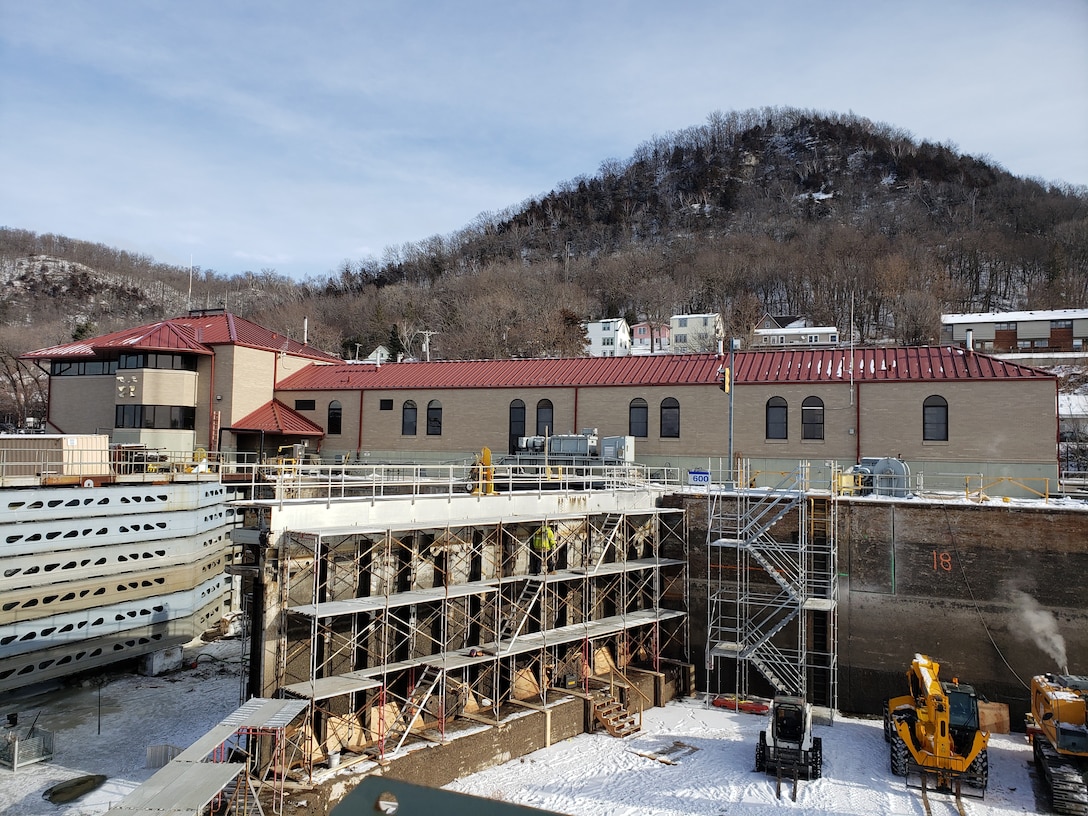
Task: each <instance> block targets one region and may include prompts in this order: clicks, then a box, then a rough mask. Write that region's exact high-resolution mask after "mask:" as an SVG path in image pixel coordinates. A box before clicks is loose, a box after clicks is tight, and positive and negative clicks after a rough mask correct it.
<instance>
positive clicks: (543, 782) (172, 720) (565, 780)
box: [0, 640, 1036, 816]
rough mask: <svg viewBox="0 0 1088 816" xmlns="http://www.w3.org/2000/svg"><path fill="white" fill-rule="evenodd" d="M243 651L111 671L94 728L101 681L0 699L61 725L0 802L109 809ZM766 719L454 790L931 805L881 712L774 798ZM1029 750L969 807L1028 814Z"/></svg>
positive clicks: (201, 649)
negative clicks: (891, 745)
mask: <svg viewBox="0 0 1088 816" xmlns="http://www.w3.org/2000/svg"><path fill="white" fill-rule="evenodd" d="M240 654H241V644H240V642H239V641H237V640H221V641H217V642H215V643H211V644H202V643H199V642H194V643H192V644H189V646H187V647H186V657H185V663H186V668H183V669H182V670H180V671H178V672H175V673H172V674H169V675H165V676H162V677H141V676H135V675H121V676H115V677H113V678H111V680H110V682H109V683H108V684H106V685H104V686H103V687H102V689H101V733H99V689H98V687H97V686H93V685H89V686H86V687H83V688H68V689H62V690H57V691H53V692H50V693H48V694H44V695H38V696H35V697H23V698H22V699H15V698H13V697H12V696H8V697H5V698H4V699H3V700H2V701H0V737H3V731H4V729H3V725H2V723H3V720H4V717H5V715H6V714H8V713H10V712H18V714H19V726H18V728H19V730H20V733H21V734H25V733H26V730H27V728H28V727H29V725H30V722H31V721H32V720H33V719H34V717H36V716H37V717H38V720H37V722H38V724H39V725H40V726H41V727H44V728H48V729H50V730H53V731H55V732H56V735H57V743H56V756H55V758H54V759H53V761H52V762H45V763H39V764H36V765H32V766H29V767H27V768H25V769H23V770H20V771H19V772H18V773H12V772H11V771H9V770H7V769H0V814H3V815H4V816H99V814H102V813H105V811H107V810H108V809H109V808H110V807H111V806H113V805H115V804H117V803H118V802H119V801H120V800H121V799H122V798H123V797H124V796H125V795H126V794H127V793H129V792H130V791H132V790H133V789H135V787H136V786H137V785H139V784H140V783H142V782H144V781H146V780H147V779H148V778H150V777H151V775H152V774H153V773H154V772H155V769H154V768H148V767H145V766H146V761H145V760H146V751H147V748H148V747H149V746H157V745H164V744H165V745H173V746H175V747H178V748H184V747H187V746H188V745H190V744H192V743H193V742H194V741H195V740H196V739H197V738H198V737H200V736H202V735H203V734H205V733H206V732H208V731H209V730H211V728H212V727H214V726H215V725H216V724H218V723H219V722H220V721H221V720H223V718H224V717H226V716H227V715H229V714H230V713H231V712H232V711H234V710H235V709H236V708H237V707H238V705H239V669H240V667H239V660H240ZM193 661H196V667H195V668H193V667H192V663H193ZM766 722H767V718H766V716H757V715H752V714H743V713H735V712H731V711H726V710H724V709H720V708H714V707H713V706H707V705H706V704H705V703H704V702H703V701H702V700H701V699H694V698H692V699H687V700H682V701H676V702H673V703H670V704H669V705H668V706H666V707H665V708H658V709H652V710H650V711H647V712H646V713H645V715H644V720H643V731H642V732H641V733H639V734H636V735H634V736H632V737H629V738H627V739H624V740H619V739H615V738H613V737H609V736H607V735H604V734H582V735H579V736H577V737H574V738H572V739H569V740H565V741H564V742H562V743H560V744H558V745H553V746H551V747H550V748H545V749H543V750H541V751H537V752H536V753H533V754H530V755H528V756H525V757H522V758H521V759H517V760H513V761H511V762H508V763H506V764H505V765H501V766H498V767H495V768H491V769H489V770H486V771H482V772H480V773H478V774H474V775H472V776H469V777H465V778H464V779H461V780H458V781H457V782H455V783H454V784H452V785H450V786H449V788H450V789H451V790H457V791H461V792H464V793H470V794H473V795H476V796H482V797H487V798H492V799H501V800H504V801H507V802H513V803H518V804H523V805H530V806H533V807H537V808H541V809H544V810H552V811H556V812H558V813H563V814H570V816H583V814H584V816H701V814H713V815H714V816H724V815H725V814H728V815H729V816H746V815H748V814H757V815H759V816H764V815H765V814H770V813H771V812H772V811H779V810H781V811H783V812H793V813H796V814H842V815H843V816H846V814H859V816H871V815H872V814H918V815H919V816H923V814H924V813H925V811H924V808H923V806H922V802H921V796H920V794H919V791H918V790H916V789H908V788H907V787H906V786H905V784H904V781H903V780H902V779H901V778H898V777H893V776H892V775H891V772H890V771H889V770H888V751H887V745H886V743H885V742H884V737H883V733H882V730H881V727H880V723H879V722H878V721H873V720H859V719H847V718H843V717H840V718H838V719H837V720H836V722H835V724H834V725H833V726H818V727H817V735H818V736H821V737H822V738H823V743H824V778H822V779H818V780H814V781H809V782H806V781H804V780H802V781H801V782H800V783H799V787H798V796H797V801H796V802H793V801H790V798H789V790H788V788H784V791H783V799H782V800H781V801H779V800H777V799H776V798H775V783H774V779H773V777H770V776H767V775H765V774H757V773H755V772H754V771H753V770H752V768H753V765H754V756H755V745H756V740H757V737H758V733H759V731H760V729H761V728H764V727H766ZM653 757H658V758H656V759H655V758H653ZM1030 760H1031V751H1030V749H1029V747H1028V745H1027V743H1026V742H1025V740H1024V737H1023V735H1012V736H994V737H992V738H991V742H990V769H991V770H990V787H989V789H988V790H987V792H986V798H985V799H983V800H979V799H966V800H965V802H966V805H965V809H966V812H967V814H968V815H969V816H1006V815H1007V814H1013V813H1035V812H1036V799H1035V794H1034V792H1033V787H1032V779H1031V777H1030V776H1029V766H1030ZM341 773H344V772H343V771H341ZM85 774H105V775H106V776H108V777H109V780H108V781H107V782H106V783H105V785H104V786H103V787H101V788H99V789H98V790H97V791H94V792H92V793H89V794H87V795H86V796H84V797H83V798H81V799H79V800H77V801H76V802H73V803H70V804H67V805H52V804H50V803H49V802H48V801H46V800H45V799H43V798H42V793H43V792H44V791H45V790H46V789H47V788H49V787H50V786H52V785H54V784H56V783H57V782H61V781H63V780H66V779H72V778H74V777H77V776H83V775H85ZM930 798H931V804H932V813H933V816H943V814H954V813H955V809H954V808H953V807H952V804H951V801H950V800H949V799H948V798H947V797H938V796H936V795H931V797H930Z"/></svg>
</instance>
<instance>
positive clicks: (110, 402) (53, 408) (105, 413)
mask: <svg viewBox="0 0 1088 816" xmlns="http://www.w3.org/2000/svg"><path fill="white" fill-rule="evenodd" d="M116 393H117V380H116V379H115V378H114V376H113V375H112V374H107V375H102V376H90V377H53V378H51V379H50V381H49V421H50V423H51V424H52V425H53V427H54V428H56V430H58V431H59V432H61V433H69V434H87V433H89V434H93V433H98V432H102V433H108V432H109V430H111V429H112V428H113V422H114V402H115V399H116V397H115V395H116Z"/></svg>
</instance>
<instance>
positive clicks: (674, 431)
mask: <svg viewBox="0 0 1088 816" xmlns="http://www.w3.org/2000/svg"><path fill="white" fill-rule="evenodd" d="M661 436H662V438H667V439H679V438H680V403H679V402H677V401H676V400H675V399H673V398H672V397H665V399H663V400H661Z"/></svg>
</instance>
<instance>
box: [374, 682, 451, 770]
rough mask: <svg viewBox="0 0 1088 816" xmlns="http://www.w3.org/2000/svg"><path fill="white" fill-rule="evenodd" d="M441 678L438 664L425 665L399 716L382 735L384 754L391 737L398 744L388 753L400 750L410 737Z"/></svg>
mask: <svg viewBox="0 0 1088 816" xmlns="http://www.w3.org/2000/svg"><path fill="white" fill-rule="evenodd" d="M441 679H442V670H441V669H439V668H437V667H436V666H424V667H423V671H422V673H421V674H420V675H419V678H418V679H417V680H416V684H415V686H413V688H412V691H411V693H410V694H409V695H408V699H407V700H406V701H405V703H404V707H403V708H401V710H400V713H399V714H398V715H397V718H396V719H395V720H393V722H391V723H390V724H389V728H387V729H386V731H385V734H384V735H383V736H382V753H383V754H384V753H386V750H385V747H386V746H387V745H388V744H389V741H390V739H396V740H397V744H396V745H395V746H393V750H392V751H390V752H388V753H394V752H396V751H399V750H400V747H401V746H402V745H403V744H404V740H405V739H406V738H407V737H408V733H409V732H410V731H411V730H412V726H413V725H415V724H416V720H417V719H418V718H419V716H420V715H421V714H422V713H423V707H424V706H425V705H426V704H427V700H429V699H430V697H431V694H432V693H433V692H434V689H435V686H437V685H438V681H439V680H441Z"/></svg>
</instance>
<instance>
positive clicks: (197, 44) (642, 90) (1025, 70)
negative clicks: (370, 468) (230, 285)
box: [0, 0, 1088, 280]
mask: <svg viewBox="0 0 1088 816" xmlns="http://www.w3.org/2000/svg"><path fill="white" fill-rule="evenodd" d="M762 107H793V108H803V109H808V110H815V111H821V112H834V113H853V114H855V115H857V116H860V117H864V118H867V119H870V120H872V121H874V122H878V123H883V124H887V125H890V126H893V127H895V128H898V129H900V130H902V131H905V132H907V133H909V134H911V135H912V136H913V137H914V138H915V140H917V141H922V140H926V141H931V142H940V143H944V144H950V145H953V146H955V147H956V148H957V149H958V150H960V151H961V152H963V153H966V154H969V155H972V156H978V157H984V158H986V159H988V160H989V161H992V162H994V163H996V164H998V165H1000V166H1001V167H1003V168H1005V169H1006V170H1008V171H1009V172H1011V173H1013V174H1015V175H1017V176H1024V177H1033V178H1038V179H1042V180H1044V181H1052V182H1064V183H1068V184H1072V185H1078V186H1080V185H1088V150H1086V147H1088V2H1086V1H1085V0H1033V2H1030V3H1029V2H1026V1H1025V0H916V2H913V3H910V4H907V5H903V4H899V3H889V2H880V0H877V1H876V2H874V0H835V2H832V3H814V2H812V0H772V2H767V3H752V2H750V0H690V1H689V0H675V1H674V2H672V3H662V2H660V1H659V0H658V2H650V1H649V0H595V2H591V3H587V2H584V0H552V2H549V3H540V2H532V3H530V2H522V1H521V0H501V1H500V0H493V1H492V2H485V1H484V0H462V1H461V2H458V3H438V2H432V1H428V0H417V2H413V3H403V2H393V1H392V0H389V1H388V2H377V1H376V0H355V1H354V2H348V1H347V0H335V1H334V0H313V2H308V3H301V2H285V1H284V0H232V2H229V3H223V2H219V0H188V1H187V2H184V3H179V2H170V1H169V0H96V2H93V3H88V2H86V0H51V1H50V2H48V3H33V2H28V1H27V0H0V226H6V227H12V228H17V229H26V230H31V231H33V232H37V233H55V234H60V235H65V236H68V237H70V238H75V239H80V240H85V241H92V242H96V243H102V244H106V245H109V246H113V247H117V248H119V249H124V250H127V251H130V252H136V253H141V254H145V255H150V256H151V257H153V258H154V259H155V260H157V261H160V262H164V263H169V264H176V265H179V266H188V265H190V264H192V265H193V266H195V267H197V268H201V269H206V270H207V269H212V270H215V271H216V272H219V273H220V274H223V275H235V274H239V273H241V272H245V271H253V272H257V271H260V270H264V269H272V270H275V271H276V272H278V273H280V274H283V275H288V276H290V277H292V278H295V279H299V280H302V279H305V278H311V277H316V278H322V277H325V276H327V275H329V274H333V273H334V272H335V270H336V268H337V267H338V266H339V265H341V264H342V263H343V261H345V260H350V261H361V260H364V259H369V258H374V259H378V260H380V259H381V258H382V257H383V256H385V255H386V253H387V251H388V250H389V249H390V248H396V247H401V246H403V245H404V244H405V243H420V242H423V241H426V240H427V239H428V238H430V237H432V236H436V235H438V236H448V235H451V234H453V233H455V232H457V231H458V230H460V229H462V228H464V227H466V226H469V225H471V224H472V223H474V222H475V221H477V219H478V218H479V217H480V216H481V215H485V214H492V213H499V212H502V211H504V210H507V209H509V208H512V207H516V206H518V205H520V204H521V203H522V202H525V201H526V200H528V199H531V198H532V197H534V196H540V195H543V194H546V193H547V192H548V191H550V190H552V189H554V188H555V187H556V186H558V185H560V184H561V183H563V182H565V181H569V180H571V179H576V178H578V177H579V176H591V175H594V174H595V173H597V172H598V170H599V168H600V167H601V164H602V163H603V162H605V161H606V160H609V159H620V160H624V159H627V158H629V157H630V156H631V155H632V154H633V153H634V151H635V149H636V148H637V147H638V146H639V145H641V144H644V143H646V142H648V141H650V140H651V139H653V138H654V137H657V136H666V135H667V134H669V133H672V132H676V131H680V130H683V129H685V128H688V127H693V126H698V125H702V124H704V123H705V122H706V119H707V116H708V115H709V114H711V113H713V112H715V111H721V112H729V111H745V110H749V109H753V108H762Z"/></svg>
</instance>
